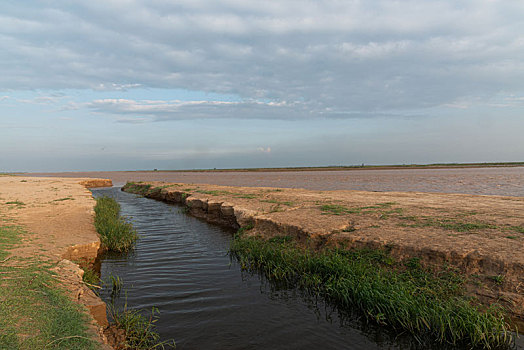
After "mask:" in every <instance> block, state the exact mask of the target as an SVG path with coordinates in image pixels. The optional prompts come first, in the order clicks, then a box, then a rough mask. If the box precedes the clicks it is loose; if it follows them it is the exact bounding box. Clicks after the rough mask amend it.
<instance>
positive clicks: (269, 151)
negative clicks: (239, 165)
mask: <svg viewBox="0 0 524 350" xmlns="http://www.w3.org/2000/svg"><path fill="white" fill-rule="evenodd" d="M257 151H259V152H262V153H271V147H265V148H264V147H258V148H257Z"/></svg>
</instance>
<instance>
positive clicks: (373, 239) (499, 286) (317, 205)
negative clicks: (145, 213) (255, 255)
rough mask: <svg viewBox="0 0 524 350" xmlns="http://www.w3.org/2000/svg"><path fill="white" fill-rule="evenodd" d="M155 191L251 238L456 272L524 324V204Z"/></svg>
mask: <svg viewBox="0 0 524 350" xmlns="http://www.w3.org/2000/svg"><path fill="white" fill-rule="evenodd" d="M149 184H151V185H152V186H153V187H152V188H151V189H149V191H147V192H146V193H145V194H146V196H147V197H150V198H154V199H158V200H162V201H166V202H172V203H179V204H183V205H185V206H186V207H187V208H188V209H187V210H188V212H189V213H190V214H192V215H194V216H197V217H200V218H203V219H205V220H207V221H209V222H212V223H215V224H220V225H224V226H228V227H233V228H239V227H253V229H252V230H250V233H251V234H260V235H263V236H265V237H271V236H275V235H290V236H293V237H295V238H296V239H297V240H298V241H301V242H303V243H305V244H309V245H312V246H314V247H321V246H330V245H331V246H343V247H347V248H351V247H358V248H363V247H368V248H379V249H387V250H389V251H390V252H391V254H392V255H393V256H394V257H396V258H399V259H406V258H413V257H416V258H419V259H420V260H421V262H422V263H423V264H425V265H426V266H429V267H442V265H444V264H448V265H451V266H454V267H456V268H458V269H460V270H461V271H462V272H463V273H464V274H466V275H467V276H469V281H470V283H469V284H468V292H469V293H470V294H472V295H476V296H477V297H478V298H479V299H480V300H481V301H482V302H483V303H485V304H490V303H493V302H502V303H503V304H504V305H505V306H506V307H507V308H508V310H509V311H510V313H512V315H513V316H514V317H517V318H519V319H523V318H524V198H516V197H503V196H475V195H462V194H431V193H403V192H388V193H377V192H364V191H308V190H301V189H278V188H254V187H226V186H216V185H195V184H182V183H178V184H173V183H159V182H156V183H149ZM147 185H148V184H145V183H142V184H137V185H135V187H134V188H133V187H129V186H128V187H126V188H125V189H126V191H130V192H135V193H136V192H140V191H144V190H145V189H147ZM155 188H156V189H155Z"/></svg>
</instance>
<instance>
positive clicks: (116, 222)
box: [95, 197, 138, 252]
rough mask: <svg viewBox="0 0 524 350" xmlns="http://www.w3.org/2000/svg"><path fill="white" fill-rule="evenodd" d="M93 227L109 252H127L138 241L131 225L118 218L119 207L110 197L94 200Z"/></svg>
mask: <svg viewBox="0 0 524 350" xmlns="http://www.w3.org/2000/svg"><path fill="white" fill-rule="evenodd" d="M95 227H96V230H97V231H98V234H99V235H100V240H101V241H102V244H103V245H104V247H106V248H107V249H108V250H111V251H117V252H125V251H128V250H130V249H131V248H132V247H133V244H134V243H135V241H136V240H137V239H138V234H137V232H136V231H135V230H134V229H133V225H132V224H131V223H129V222H127V221H126V220H125V219H124V218H122V217H121V216H120V205H119V204H118V203H117V201H115V200H114V199H113V198H111V197H99V198H97V199H96V206H95Z"/></svg>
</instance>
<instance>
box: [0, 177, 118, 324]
mask: <svg viewBox="0 0 524 350" xmlns="http://www.w3.org/2000/svg"><path fill="white" fill-rule="evenodd" d="M94 186H111V181H110V180H105V181H104V180H102V181H94V180H93V179H71V178H69V179H63V178H34V177H18V176H17V177H15V176H1V177H0V217H2V219H3V220H5V221H6V222H13V223H16V224H17V225H20V226H22V227H23V228H24V229H25V231H27V234H26V235H25V237H24V239H23V241H22V243H21V244H19V245H18V246H17V247H15V248H14V249H12V250H10V251H9V252H10V254H11V256H12V257H14V258H16V259H24V258H31V257H38V258H40V259H42V261H49V262H50V263H52V264H54V265H55V267H54V268H53V269H54V270H55V271H56V272H57V273H58V275H59V279H60V280H61V284H62V285H63V286H64V287H65V289H66V290H67V292H68V294H69V295H70V296H71V297H72V298H73V299H74V300H75V301H77V302H79V303H81V304H83V305H84V306H86V307H87V308H88V309H89V311H90V313H91V315H92V317H93V318H94V320H96V322H98V323H97V324H96V323H94V322H93V323H92V326H91V327H92V330H93V331H96V332H98V328H99V326H104V325H106V324H107V319H106V315H105V304H104V303H103V302H102V301H101V300H100V299H99V298H98V297H97V296H96V295H94V293H93V292H92V291H91V290H90V289H88V288H86V286H85V285H84V284H83V283H82V274H83V271H82V270H80V269H79V267H78V265H76V264H74V263H72V262H71V261H84V262H93V261H94V259H95V258H96V257H97V254H98V250H99V247H100V240H99V238H98V235H97V233H96V231H95V228H94V226H93V215H94V212H93V206H94V203H95V202H94V199H93V197H92V195H91V192H90V191H89V190H87V188H86V187H94ZM13 260H15V259H13ZM43 311H45V310H43Z"/></svg>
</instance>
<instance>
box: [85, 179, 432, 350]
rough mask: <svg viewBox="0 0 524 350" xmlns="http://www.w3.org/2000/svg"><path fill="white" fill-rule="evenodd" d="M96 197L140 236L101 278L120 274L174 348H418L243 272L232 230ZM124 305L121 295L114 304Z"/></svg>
mask: <svg viewBox="0 0 524 350" xmlns="http://www.w3.org/2000/svg"><path fill="white" fill-rule="evenodd" d="M93 194H94V195H95V196H102V195H108V196H111V197H114V198H115V199H116V200H117V201H118V202H119V203H120V205H121V208H122V211H121V213H122V215H124V216H126V217H128V218H129V219H130V220H131V221H132V222H133V224H134V226H135V228H136V229H137V231H138V232H139V234H140V239H139V241H138V242H137V245H136V247H135V249H134V250H133V251H132V252H130V253H128V254H126V255H107V256H105V257H104V259H103V260H102V267H101V274H102V280H103V281H109V276H110V275H113V276H119V277H120V278H121V279H122V280H123V282H124V290H126V291H127V303H128V305H129V307H131V308H140V309H145V310H151V308H152V307H155V308H158V309H159V310H160V315H159V316H160V319H159V321H158V322H157V330H158V332H159V333H160V335H161V338H162V339H164V340H165V339H174V340H175V341H176V344H177V349H182V350H184V349H306V348H309V349H409V348H413V349H414V348H419V347H420V346H417V343H416V342H415V341H413V340H411V339H410V338H407V339H406V337H402V339H399V335H398V334H390V333H388V332H386V331H384V330H383V329H380V328H378V327H375V326H370V325H366V323H365V322H364V321H362V320H359V319H358V318H357V317H352V316H351V315H346V314H342V313H340V312H338V311H336V310H334V309H332V308H331V307H330V306H328V305H326V304H324V303H323V302H322V301H318V300H312V299H311V298H308V297H307V296H305V295H303V294H302V293H301V292H300V291H297V290H279V289H277V288H275V287H274V286H272V285H271V284H270V283H268V282H267V280H265V279H264V278H262V277H260V276H258V275H250V274H248V273H246V272H242V270H241V269H240V266H239V265H238V264H237V263H236V262H235V261H231V259H230V257H229V256H228V255H227V252H228V249H229V244H230V241H231V238H232V233H233V232H231V231H228V230H225V229H223V228H220V227H217V226H212V225H210V224H208V223H206V222H203V221H201V220H198V219H196V218H193V217H190V216H188V215H186V214H184V213H183V211H182V208H180V207H177V206H173V205H169V204H166V203H162V202H158V201H154V200H151V199H147V198H143V197H139V196H136V195H133V194H128V193H124V192H121V191H120V188H109V189H95V190H93ZM109 293H110V287H106V288H104V289H103V290H102V292H101V296H102V298H103V299H104V300H105V301H109V300H110V297H109ZM124 301H125V297H121V298H120V299H119V301H118V303H120V304H122V303H123V302H124ZM424 348H427V344H426V346H424ZM436 348H442V347H441V346H440V347H436Z"/></svg>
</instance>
